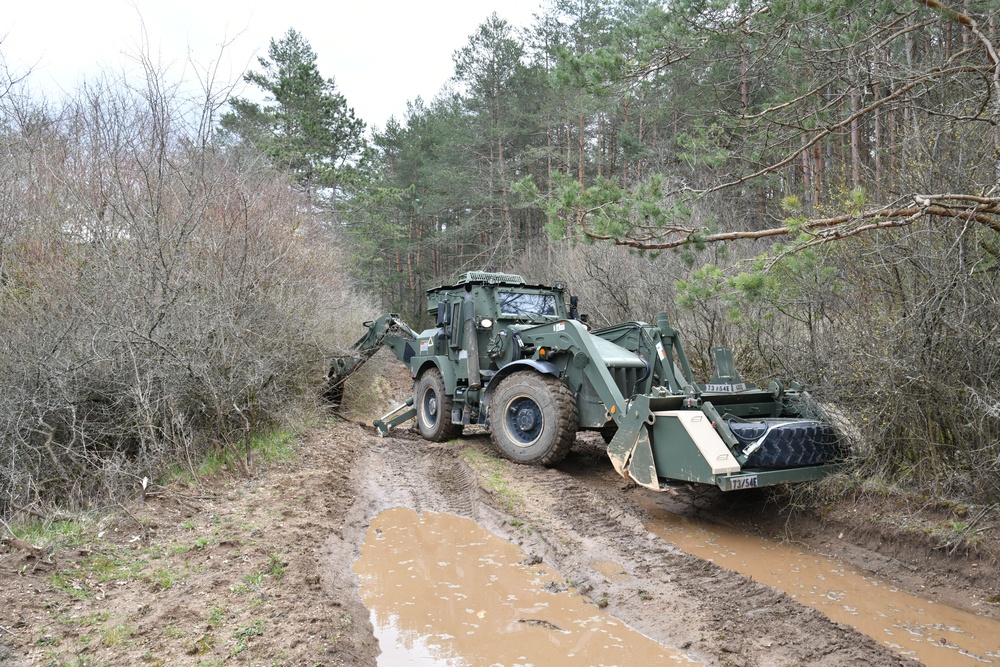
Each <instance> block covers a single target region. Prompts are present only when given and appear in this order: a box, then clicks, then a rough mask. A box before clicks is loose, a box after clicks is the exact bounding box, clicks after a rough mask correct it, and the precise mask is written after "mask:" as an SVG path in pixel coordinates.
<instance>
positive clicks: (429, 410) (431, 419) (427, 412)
mask: <svg viewBox="0 0 1000 667" xmlns="http://www.w3.org/2000/svg"><path fill="white" fill-rule="evenodd" d="M420 404H421V406H423V410H421V412H422V413H423V417H424V424H426V425H427V426H434V424H436V423H437V420H438V400H437V394H436V393H435V392H434V390H433V389H431V388H429V387H428V389H427V390H426V391H425V392H424V395H423V398H421V399H420Z"/></svg>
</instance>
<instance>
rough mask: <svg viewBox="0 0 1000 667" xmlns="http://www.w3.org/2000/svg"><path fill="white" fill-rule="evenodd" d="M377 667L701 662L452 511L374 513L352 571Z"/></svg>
mask: <svg viewBox="0 0 1000 667" xmlns="http://www.w3.org/2000/svg"><path fill="white" fill-rule="evenodd" d="M354 571H355V572H356V573H357V575H358V579H359V581H360V585H361V597H362V600H364V602H365V604H366V605H368V607H369V609H371V611H372V624H373V626H374V627H375V634H376V637H378V639H379V643H380V645H381V648H382V655H381V656H380V657H379V664H380V665H384V666H386V667H389V666H390V665H391V666H397V665H407V664H411V665H417V664H419V665H427V666H445V665H450V666H457V665H462V666H467V667H475V666H479V665H482V666H484V667H489V666H490V665H496V664H501V665H520V666H522V667H529V666H533V665H538V666H542V665H556V664H567V663H569V664H582V661H585V662H586V664H589V665H595V666H596V665H604V666H608V667H610V666H612V665H621V666H623V667H624V666H626V665H640V664H658V665H667V664H688V665H695V664H699V663H697V662H695V661H694V660H693V659H691V658H690V657H689V656H687V655H685V654H684V653H683V652H682V651H678V650H673V649H669V648H665V647H663V646H660V645H659V644H657V643H656V642H654V641H653V640H651V639H649V638H647V637H644V636H643V635H641V634H640V633H638V632H636V631H635V630H633V629H631V628H629V627H628V626H626V625H625V624H624V623H622V622H621V621H619V620H616V619H614V618H612V617H611V616H609V615H608V614H605V613H604V612H603V611H601V610H600V609H598V608H597V607H596V606H594V605H593V604H591V603H590V602H588V601H586V600H584V599H583V598H582V597H581V596H580V595H579V594H577V593H575V592H574V591H573V590H571V589H570V588H569V587H568V586H567V584H566V581H565V580H564V579H563V578H562V577H561V576H560V575H559V573H558V572H556V571H555V570H554V569H553V568H552V567H551V566H550V565H547V564H545V563H543V562H537V560H536V559H532V558H530V557H528V555H527V554H526V553H525V552H524V551H523V550H521V549H519V548H518V547H516V546H514V545H513V544H511V543H509V542H507V541H505V540H502V539H500V538H499V537H497V536H495V535H493V534H492V533H490V532H489V531H487V530H486V529H484V528H483V527H481V526H479V525H478V524H477V523H475V522H473V521H471V520H470V519H466V518H463V517H459V516H456V515H453V514H444V513H436V512H423V513H420V514H418V513H416V512H415V511H413V510H411V509H408V508H400V507H397V508H392V509H388V510H385V511H383V512H381V513H379V514H378V516H376V517H375V518H374V519H373V520H372V522H371V525H370V527H369V529H368V531H367V535H366V538H365V544H364V546H362V548H361V556H360V558H359V559H358V561H357V562H356V563H355V565H354Z"/></svg>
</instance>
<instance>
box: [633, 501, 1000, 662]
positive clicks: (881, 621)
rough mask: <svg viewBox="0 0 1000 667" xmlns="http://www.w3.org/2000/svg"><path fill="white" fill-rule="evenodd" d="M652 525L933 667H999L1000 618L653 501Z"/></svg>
mask: <svg viewBox="0 0 1000 667" xmlns="http://www.w3.org/2000/svg"><path fill="white" fill-rule="evenodd" d="M643 505H644V506H645V507H646V509H647V510H648V511H649V512H650V514H651V515H652V516H653V517H654V518H653V519H652V520H650V521H649V522H648V523H647V524H646V527H647V528H648V529H649V530H650V531H652V532H653V533H655V534H656V535H658V536H659V537H661V538H663V539H664V540H667V541H668V542H671V543H672V544H674V545H676V546H677V547H678V548H680V549H682V550H684V551H686V552H688V553H690V554H693V555H695V556H698V557H699V558H704V559H705V560H710V561H712V562H714V563H716V564H717V565H719V566H721V567H725V568H727V569H730V570H734V571H736V572H739V573H740V574H742V575H744V576H746V577H751V578H753V579H754V580H756V581H759V582H761V583H764V584H767V585H769V586H773V587H774V588H777V589H779V590H782V591H785V592H786V593H788V594H789V595H791V596H792V597H793V598H795V599H796V600H798V601H799V602H801V603H803V604H807V605H809V606H811V607H815V608H816V609H818V610H819V611H821V612H823V613H824V614H825V615H826V616H828V617H829V618H830V619H832V620H834V621H837V622H838V623H844V624H846V625H850V626H853V627H854V628H856V629H857V630H858V631H859V632H863V633H864V634H866V635H868V636H869V637H872V638H874V639H875V640H876V641H878V642H880V643H882V644H884V645H885V646H888V647H889V648H891V649H893V650H894V651H896V652H897V653H900V654H902V655H906V656H909V657H913V658H916V659H918V660H920V661H921V662H922V663H923V664H925V665H927V666H928V667H965V666H966V665H968V666H970V667H971V666H974V665H975V666H980V665H1000V621H996V620H993V619H989V618H985V617H983V616H977V615H975V614H972V613H969V612H966V611H962V610H960V609H955V608H954V607H949V606H948V605H944V604H940V603H936V602H933V601H929V600H925V599H923V598H920V597H918V596H915V595H912V594H910V593H906V592H904V591H901V590H899V589H897V588H894V587H893V586H892V585H891V584H889V583H887V582H885V581H881V580H879V579H876V578H874V577H872V576H869V575H866V574H863V573H862V572H861V571H859V570H857V569H855V568H853V567H851V566H850V565H846V564H844V563H840V562H838V561H836V560H833V559H831V558H827V557H825V556H821V555H819V554H817V553H814V552H812V551H809V550H807V549H804V548H799V547H796V546H794V545H789V544H782V543H778V542H773V541H770V540H766V539H763V538H758V537H754V536H753V535H749V534H747V533H744V532H741V531H739V530H737V529H731V528H727V527H724V526H716V525H706V524H703V523H701V522H699V521H697V520H692V519H690V518H687V517H683V516H678V515H676V514H671V513H670V512H668V511H667V510H665V509H663V508H662V507H659V506H658V505H656V504H655V502H654V501H653V500H649V499H644V501H643Z"/></svg>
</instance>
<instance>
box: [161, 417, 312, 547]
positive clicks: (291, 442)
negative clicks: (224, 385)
mask: <svg viewBox="0 0 1000 667" xmlns="http://www.w3.org/2000/svg"><path fill="white" fill-rule="evenodd" d="M297 438H298V431H297V430H295V429H291V428H281V429H275V430H273V431H268V432H266V433H257V434H255V435H254V436H253V437H252V438H251V439H250V460H251V461H252V462H253V463H254V464H259V463H264V464H268V463H278V464H281V463H291V462H292V461H294V460H295V457H296V456H297V450H296V448H295V441H296V439H297ZM245 460H246V443H245V442H242V441H241V442H239V443H236V444H232V445H230V446H226V447H218V448H215V449H213V450H211V451H208V452H205V453H204V455H202V457H201V458H200V459H199V460H198V461H197V462H196V463H195V465H194V476H195V477H213V476H215V475H218V474H219V473H221V472H223V471H224V470H240V469H242V467H243V461H245ZM172 480H181V481H185V482H193V481H194V479H193V478H192V475H191V470H190V469H189V468H187V467H185V466H182V465H179V464H178V465H174V466H171V468H170V470H168V471H167V473H166V475H165V479H164V480H163V481H162V483H163V484H167V483H169V482H170V481H172ZM188 523H189V522H185V525H184V527H185V528H186V529H189V530H190V529H191V528H193V525H192V526H191V527H190V528H189V527H188V525H187V524H188Z"/></svg>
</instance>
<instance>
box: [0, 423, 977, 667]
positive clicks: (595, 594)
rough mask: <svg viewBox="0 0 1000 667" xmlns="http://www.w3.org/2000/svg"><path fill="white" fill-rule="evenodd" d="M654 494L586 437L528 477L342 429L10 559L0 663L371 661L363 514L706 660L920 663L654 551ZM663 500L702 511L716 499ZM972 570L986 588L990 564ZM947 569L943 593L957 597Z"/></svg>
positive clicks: (737, 517) (676, 553) (488, 460)
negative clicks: (529, 571) (513, 552)
mask: <svg viewBox="0 0 1000 667" xmlns="http://www.w3.org/2000/svg"><path fill="white" fill-rule="evenodd" d="M647 493H649V492H647V491H644V490H642V489H638V488H635V487H629V486H628V485H627V484H626V482H625V481H624V480H622V479H621V478H619V477H617V475H615V473H614V471H613V470H612V469H611V467H610V464H609V463H608V462H607V460H606V458H604V457H603V454H602V453H601V451H600V448H599V447H598V446H597V445H596V444H595V443H592V442H588V441H586V439H579V440H578V444H577V446H576V447H575V448H574V451H573V452H572V453H571V454H570V456H569V457H568V458H567V460H566V461H565V462H564V463H562V464H560V465H559V466H557V467H554V468H531V467H524V466H514V465H512V464H510V463H509V462H507V461H505V460H502V459H499V458H497V457H496V456H495V455H494V453H493V450H492V447H491V445H490V443H489V438H488V437H486V436H485V435H476V434H475V433H469V434H466V435H465V436H464V437H462V438H461V439H459V440H456V441H453V442H449V443H445V444H441V445H435V444H431V443H427V442H424V441H422V440H420V439H418V438H417V437H416V436H415V435H413V434H412V433H411V432H408V431H406V430H402V431H399V432H398V437H392V438H384V439H383V438H378V437H376V436H375V434H374V431H373V430H372V429H371V428H369V427H363V426H360V425H358V424H355V423H351V422H339V423H335V424H332V425H331V426H329V427H327V428H324V429H323V430H322V431H320V432H317V433H315V434H313V435H311V436H310V437H309V438H307V439H306V441H305V442H303V443H302V446H301V449H300V451H299V454H298V456H297V458H296V460H294V461H291V462H289V463H287V464H285V465H283V466H274V467H273V468H272V469H271V470H269V471H267V472H266V473H262V474H259V475H257V476H255V477H253V478H242V477H237V478H232V479H229V480H228V481H226V480H220V481H217V482H214V483H204V482H203V483H202V484H201V485H197V484H190V485H186V486H185V485H179V484H178V485H172V486H171V487H168V488H165V489H161V490H158V492H157V493H155V494H153V495H151V496H150V497H149V498H147V500H146V502H145V503H144V504H142V505H139V506H136V507H135V508H133V509H131V510H130V511H129V512H128V513H127V514H122V515H120V517H119V518H118V519H117V520H115V521H110V520H104V521H103V522H99V523H95V524H93V525H89V526H86V527H85V529H83V530H82V531H81V534H80V535H79V536H77V537H76V538H75V539H74V541H73V543H72V544H69V545H66V546H64V547H63V548H61V549H58V550H56V551H55V552H53V553H52V554H34V553H30V552H27V551H24V550H23V549H19V548H17V547H16V546H13V545H11V546H8V547H7V552H6V553H0V590H2V591H3V593H2V600H0V601H2V608H3V610H4V611H3V613H2V620H0V664H3V663H4V661H6V664H11V665H42V664H53V665H59V664H79V665H84V664H86V665H118V664H137V665H138V664H150V665H214V664H222V663H223V662H236V663H245V664H254V665H257V664H261V665H264V664H275V665H300V664H309V665H315V664H323V665H374V664H376V660H377V656H378V654H379V651H380V649H379V645H378V642H377V641H376V639H375V637H374V634H373V629H372V625H371V623H370V622H369V612H368V609H367V608H366V607H365V606H364V605H363V604H362V602H361V599H360V598H359V595H358V588H357V584H358V582H357V576H356V575H355V573H354V570H353V569H352V565H353V564H354V563H355V561H356V560H357V558H358V555H359V550H360V547H361V544H362V543H363V541H364V538H365V534H366V531H367V529H368V527H369V524H370V522H371V520H372V519H373V517H375V516H376V515H378V514H379V512H381V511H382V510H385V509H387V508H392V507H404V508H410V509H412V510H416V511H417V512H446V513H451V514H454V515H458V516H461V517H467V518H469V519H472V520H473V521H475V522H476V523H478V524H479V525H481V526H483V527H485V528H487V529H488V530H490V531H492V532H493V533H494V534H496V535H498V536H500V537H502V538H504V539H506V540H508V541H510V542H512V543H514V544H517V545H518V546H519V547H520V548H521V549H523V550H524V552H525V553H527V554H528V555H529V557H528V562H540V563H544V564H545V565H546V566H548V567H551V568H552V569H554V570H555V571H558V573H559V574H560V575H561V576H562V578H563V579H565V580H566V581H569V582H572V587H573V590H574V591H575V592H576V593H577V594H579V595H582V596H583V597H584V598H585V600H586V601H588V603H592V604H593V605H594V608H595V609H598V608H600V609H602V610H603V611H604V612H606V613H608V614H610V615H612V616H613V617H616V618H618V619H620V620H621V621H624V622H625V623H626V624H627V625H628V626H631V628H634V629H635V630H638V631H639V632H641V633H643V634H644V635H646V636H647V637H650V638H652V639H653V640H655V641H656V642H658V643H660V644H661V645H662V646H664V647H668V648H671V649H676V650H679V651H681V652H683V655H685V656H686V657H687V659H690V660H696V661H699V662H701V663H703V664H706V665H760V666H777V665H805V664H808V665H829V666H833V665H857V664H863V663H867V664H871V665H902V664H914V663H913V661H908V660H906V659H904V658H903V657H901V656H900V655H898V654H896V653H893V652H892V651H890V650H888V649H887V648H885V647H884V646H881V645H879V644H878V643H877V642H876V641H874V640H872V639H870V638H869V637H866V636H864V635H861V634H859V633H858V632H856V631H855V630H853V629H852V628H851V627H848V626H846V625H841V624H837V623H834V622H832V621H830V620H829V619H828V618H827V617H826V616H824V615H823V614H821V613H819V612H818V611H815V610H814V609H811V608H809V607H806V606H803V605H801V604H799V603H798V602H796V601H794V600H793V599H792V598H791V597H789V596H788V595H787V594H785V593H782V592H780V591H777V590H775V589H774V588H771V587H769V586H766V585H764V584H761V583H757V582H755V581H752V580H749V579H747V578H744V577H743V576H740V575H738V574H736V573H735V572H732V571H730V570H727V569H723V568H721V567H719V566H717V565H715V564H713V563H712V562H709V561H706V560H702V559H700V558H697V557H695V556H692V555H689V554H687V553H684V552H681V551H680V550H678V549H677V548H675V547H674V546H672V545H671V544H670V543H668V542H667V541H665V540H663V539H660V538H658V537H656V536H655V535H653V534H652V533H651V532H650V530H649V529H648V528H647V526H646V525H645V523H644V522H645V521H646V520H647V519H648V514H647V510H645V509H644V508H643V503H642V502H641V500H642V495H641V494H647ZM670 502H677V503H681V504H687V505H690V506H691V507H693V508H695V510H697V511H702V512H703V511H704V507H705V506H706V504H707V506H709V508H711V506H713V504H714V503H718V502H723V501H720V500H718V499H713V498H710V497H705V496H702V495H689V496H679V497H678V498H677V499H673V500H670ZM725 502H731V501H725ZM748 502H749V504H750V505H752V506H753V507H751V508H750V509H746V508H744V510H742V511H741V510H739V509H733V508H732V507H730V509H729V510H727V514H728V515H729V516H730V517H731V520H732V521H734V522H736V523H739V522H741V521H744V520H750V519H749V517H751V516H752V515H760V514H761V512H765V513H766V512H771V511H772V508H771V506H769V505H768V504H767V502H766V499H761V498H756V499H754V498H750V499H749V500H748ZM699 506H700V507H701V509H698V507H699ZM779 520H783V519H781V518H780V517H772V522H773V521H779ZM765 523H766V522H765ZM816 539H817V540H822V539H824V537H823V534H822V532H821V531H820V532H817V533H816ZM854 548H855V549H859V550H862V551H863V550H865V549H866V547H864V545H855V547H854ZM0 551H2V550H0ZM869 551H871V552H872V553H877V549H874V550H869ZM873 558H874V556H873ZM609 563H610V564H613V565H614V568H613V572H612V571H608V570H607V568H604V567H602V566H601V564H609ZM967 564H968V566H969V567H972V564H971V563H967ZM975 565H976V566H977V567H982V569H983V571H984V572H985V580H986V581H994V582H995V579H990V576H991V573H995V571H987V569H988V563H986V562H985V561H982V563H975ZM900 569H901V570H903V571H909V572H911V577H912V576H914V575H913V573H912V571H911V570H909V569H907V568H906V567H904V566H903V565H900ZM945 575H946V573H942V574H941V577H939V578H938V579H936V581H938V584H939V589H940V590H942V591H944V590H948V591H951V592H952V593H953V594H955V595H957V596H959V597H961V595H962V594H963V593H962V591H961V590H960V587H957V586H952V585H949V584H948V583H947V582H948V581H951V580H949V579H948V577H947V576H945ZM954 575H955V577H957V578H958V579H962V577H961V573H954ZM932 578H933V577H930V576H928V577H924V578H923V579H922V580H923V581H924V582H929V581H930V580H931V579H932ZM963 580H965V581H968V579H967V578H966V579H963ZM942 582H944V583H942ZM916 585H920V584H916ZM988 594H989V591H988V590H984V591H983V595H988ZM965 596H966V598H967V599H971V597H974V594H973V593H972V592H970V591H966V593H965ZM987 613H995V610H994V609H993V608H990V609H989V610H987ZM579 664H587V663H586V661H585V659H584V662H581V663H579Z"/></svg>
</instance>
